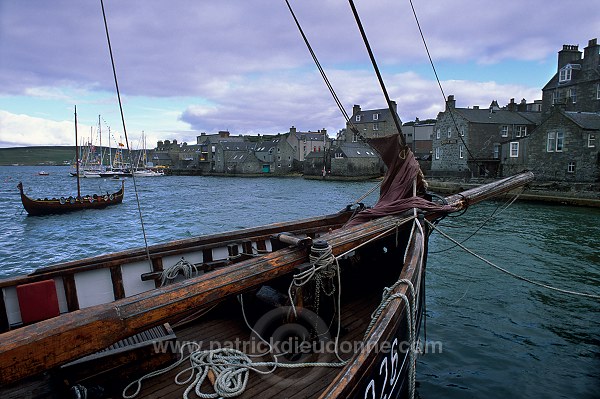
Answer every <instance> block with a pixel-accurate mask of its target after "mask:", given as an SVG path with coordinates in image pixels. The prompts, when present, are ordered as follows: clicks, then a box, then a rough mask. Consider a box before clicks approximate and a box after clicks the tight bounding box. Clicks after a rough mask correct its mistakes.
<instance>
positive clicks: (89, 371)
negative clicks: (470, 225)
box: [0, 135, 533, 399]
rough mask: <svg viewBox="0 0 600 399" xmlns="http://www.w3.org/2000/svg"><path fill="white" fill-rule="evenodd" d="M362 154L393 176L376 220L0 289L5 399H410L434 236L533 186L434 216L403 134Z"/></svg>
mask: <svg viewBox="0 0 600 399" xmlns="http://www.w3.org/2000/svg"><path fill="white" fill-rule="evenodd" d="M370 144H371V145H372V146H373V148H375V149H376V150H378V152H380V154H381V155H382V158H383V160H384V162H385V163H386V165H387V167H388V171H387V173H386V175H385V176H384V179H383V181H382V183H381V187H380V197H379V200H378V202H377V203H376V204H375V206H373V207H372V208H366V207H364V206H363V205H362V204H353V205H349V206H347V207H346V208H345V209H343V210H342V211H340V212H338V213H333V214H330V215H326V216H322V217H316V218H309V219H302V220H298V221H291V222H284V223H276V224H270V225H266V226H262V227H256V228H247V229H242V230H238V231H231V232H226V233H219V234H213V235H207V236H202V237H195V238H189V239H184V240H176V241H172V242H169V243H164V244H158V245H153V246H149V247H147V248H138V249H132V250H127V251H121V252H117V253H113V254H107V255H101V256H95V257H91V258H86V259H82V260H78V261H72V262H66V263H61V264H57V265H53V266H49V267H45V268H42V269H38V270H36V271H34V272H33V273H31V274H28V275H25V276H17V277H13V278H8V279H4V280H0V289H1V290H2V294H3V295H1V296H0V330H1V331H2V333H1V334H0V387H2V388H0V395H1V396H2V397H3V398H9V397H20V395H22V394H23V392H27V393H29V395H30V396H29V397H69V395H72V396H71V397H116V396H121V395H122V396H123V397H126V398H132V397H161V398H175V397H182V395H184V394H185V395H187V394H188V393H190V392H192V391H195V392H196V393H197V394H198V393H202V394H207V395H211V394H212V395H215V396H213V397H219V396H220V397H239V398H254V397H257V396H259V395H260V396H261V397H286V398H361V399H362V398H375V397H377V398H378V397H384V396H386V397H408V396H410V395H411V394H414V384H415V366H416V352H417V337H418V334H419V328H420V324H421V321H422V318H423V305H424V296H425V275H426V262H427V247H428V239H429V235H430V234H431V232H432V228H431V226H432V223H435V222H436V221H437V220H439V219H440V218H442V217H444V216H445V215H447V214H448V213H451V212H456V211H460V210H464V209H465V208H466V207H468V206H471V205H473V204H475V203H477V202H480V201H482V200H485V199H488V198H492V197H494V196H497V195H500V194H503V193H507V192H509V191H511V190H513V189H516V188H518V187H520V186H522V185H524V184H526V183H528V182H529V181H531V180H532V179H533V174H532V173H531V172H523V173H521V174H518V175H515V176H512V177H509V178H505V179H502V180H498V181H496V182H493V183H489V184H486V185H483V186H480V187H477V188H473V189H470V190H467V191H464V192H462V193H460V194H456V195H451V196H448V197H446V198H445V199H444V201H443V203H439V202H433V201H432V200H431V197H430V194H429V193H428V192H427V190H426V182H425V181H424V180H423V176H422V175H421V174H420V169H419V167H418V163H417V161H416V160H415V159H414V156H413V154H412V152H411V151H410V149H409V148H407V147H403V145H402V144H401V143H400V140H399V139H398V135H394V136H391V137H388V138H378V139H371V140H370ZM286 343H287V344H288V345H287V346H286V345H285V344H286ZM94 395H97V396H94Z"/></svg>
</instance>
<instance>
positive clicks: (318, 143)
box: [286, 126, 330, 162]
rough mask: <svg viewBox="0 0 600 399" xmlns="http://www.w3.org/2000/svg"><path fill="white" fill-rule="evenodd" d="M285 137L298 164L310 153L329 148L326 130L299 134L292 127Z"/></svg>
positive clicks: (299, 132)
mask: <svg viewBox="0 0 600 399" xmlns="http://www.w3.org/2000/svg"><path fill="white" fill-rule="evenodd" d="M286 136H287V142H288V143H289V144H290V145H291V146H292V148H293V149H294V159H295V160H296V161H299V162H304V158H305V157H306V156H307V155H308V154H309V153H310V152H312V151H315V152H320V151H326V150H327V149H329V148H330V140H329V137H328V136H327V129H321V130H318V131H316V132H311V131H310V130H309V131H308V132H301V131H298V130H296V128H295V127H294V126H292V127H291V128H290V131H289V133H288V134H287V135H286Z"/></svg>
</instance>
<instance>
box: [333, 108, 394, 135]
mask: <svg viewBox="0 0 600 399" xmlns="http://www.w3.org/2000/svg"><path fill="white" fill-rule="evenodd" d="M391 103H392V108H393V109H394V112H395V113H396V117H397V118H398V124H399V125H400V126H402V121H401V120H400V116H398V106H397V105H396V102H395V101H392V102H391ZM353 128H356V129H357V132H355V131H354V130H353ZM343 133H344V135H343V136H344V137H341V139H343V140H345V141H346V142H349V143H356V142H358V141H359V140H360V136H362V137H364V138H371V137H384V136H389V135H392V134H395V133H398V129H397V128H396V124H395V122H394V116H393V114H392V113H391V112H390V110H389V108H383V109H371V110H362V109H361V108H360V105H354V107H352V117H351V118H350V121H349V122H348V123H346V130H344V131H343Z"/></svg>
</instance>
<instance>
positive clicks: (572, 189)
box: [425, 178, 600, 208]
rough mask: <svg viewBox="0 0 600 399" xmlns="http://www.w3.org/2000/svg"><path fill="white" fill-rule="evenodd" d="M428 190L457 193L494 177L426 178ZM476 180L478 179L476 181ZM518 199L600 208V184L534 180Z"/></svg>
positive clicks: (440, 192)
mask: <svg viewBox="0 0 600 399" xmlns="http://www.w3.org/2000/svg"><path fill="white" fill-rule="evenodd" d="M425 180H426V181H427V183H428V190H429V191H433V192H436V193H439V194H456V193H458V192H460V191H463V190H465V189H469V188H472V187H476V186H478V185H481V184H482V183H484V182H488V181H493V180H494V179H485V180H484V179H472V180H470V181H468V182H467V181H458V180H450V179H449V180H437V179H431V180H430V179H427V178H426V179H425ZM475 180H476V181H475ZM518 201H530V202H543V203H550V204H557V205H573V206H585V207H591V208H600V184H598V183H569V182H558V181H557V182H535V181H534V182H533V183H531V184H530V185H528V187H526V188H525V190H524V191H523V192H522V193H521V194H520V195H519V198H518Z"/></svg>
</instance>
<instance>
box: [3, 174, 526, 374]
mask: <svg viewBox="0 0 600 399" xmlns="http://www.w3.org/2000/svg"><path fill="white" fill-rule="evenodd" d="M532 178H533V174H531V173H530V172H526V173H523V174H521V175H517V176H516V177H515V178H509V179H503V180H500V181H498V182H495V183H490V184H487V185H485V186H483V187H482V188H480V189H472V190H468V191H466V192H464V193H463V194H461V195H456V196H450V197H448V198H447V201H448V202H449V203H450V204H452V205H456V206H457V207H459V208H464V207H465V206H468V205H469V204H474V203H477V202H479V201H481V200H483V199H487V198H489V197H490V196H491V194H488V192H493V193H494V194H496V195H497V194H501V193H503V192H508V191H510V190H513V189H515V188H517V187H518V186H519V185H523V184H526V183H527V182H528V181H530V180H531V179H532ZM409 213H411V214H412V212H409ZM438 216H439V214H438V213H436V212H430V213H428V214H427V215H426V217H427V219H429V220H433V219H435V218H436V217H438ZM401 220H402V219H401V217H400V216H386V217H383V218H380V219H376V220H374V221H370V222H366V223H364V224H361V225H357V226H354V227H350V228H346V229H340V230H335V231H333V232H331V233H329V234H326V235H324V236H323V237H322V238H323V239H326V240H328V242H329V244H330V245H331V246H332V249H333V253H334V255H339V254H342V253H344V252H346V251H349V250H351V249H353V248H356V246H358V245H360V244H362V243H365V242H367V241H368V240H371V239H373V238H376V237H379V236H381V235H382V234H383V235H385V234H393V233H394V232H395V231H396V229H395V227H397V226H398V225H399V222H400V221H401ZM307 255H308V250H307V249H303V248H284V249H281V250H279V251H276V252H273V253H270V254H267V255H264V256H262V257H259V258H252V259H248V260H245V261H242V262H239V263H237V264H235V265H232V266H229V267H224V268H223V269H219V270H215V271H213V272H211V273H208V274H204V275H201V276H199V277H196V278H193V279H189V280H185V281H182V282H180V283H177V284H173V285H170V286H166V287H161V288H157V289H155V290H152V291H148V292H146V293H142V294H139V295H136V296H133V297H130V298H125V299H121V300H118V301H115V302H112V303H109V304H103V305H97V306H94V307H90V308H86V309H83V310H79V311H75V312H72V313H67V314H64V315H62V316H59V317H56V318H53V319H49V320H45V321H42V322H39V323H36V324H34V325H30V326H25V327H22V328H20V329H17V330H12V331H8V332H6V333H4V334H2V335H0V384H8V383H11V382H15V381H17V380H20V379H22V378H25V377H27V376H30V375H34V374H37V373H40V372H43V371H45V370H47V369H50V368H53V367H56V366H59V365H61V364H64V363H67V362H69V361H72V360H74V359H76V358H79V357H81V356H84V355H87V354H90V353H93V352H95V351H98V350H100V349H102V348H104V347H107V346H109V345H111V344H112V343H113V342H115V341H118V340H120V339H123V338H126V337H127V336H130V335H133V334H135V333H137V332H139V331H141V330H143V329H146V328H149V327H152V326H155V325H158V324H160V323H162V322H164V321H165V320H168V319H169V318H172V317H176V316H177V315H181V314H184V313H186V312H187V311H189V310H190V309H193V308H198V307H204V306H210V305H212V304H215V303H218V302H219V301H220V300H222V298H224V297H227V296H232V295H237V294H240V293H243V292H246V291H248V290H250V289H252V288H254V287H257V286H260V285H261V284H263V283H264V282H267V281H269V280H271V279H273V278H277V277H280V276H283V275H285V274H287V273H289V272H291V271H292V270H293V268H294V267H295V266H297V265H299V264H301V263H303V262H305V261H306V259H307ZM103 332H104V333H103Z"/></svg>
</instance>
